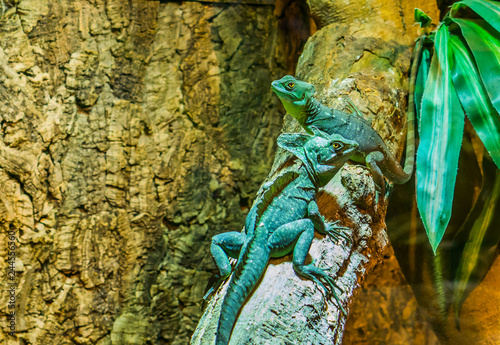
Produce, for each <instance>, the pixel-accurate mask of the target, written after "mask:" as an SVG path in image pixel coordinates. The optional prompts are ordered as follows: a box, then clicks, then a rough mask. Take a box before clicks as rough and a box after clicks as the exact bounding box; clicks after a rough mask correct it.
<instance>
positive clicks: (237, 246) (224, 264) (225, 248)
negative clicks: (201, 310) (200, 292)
mask: <svg viewBox="0 0 500 345" xmlns="http://www.w3.org/2000/svg"><path fill="white" fill-rule="evenodd" d="M246 241H247V236H246V235H245V234H243V233H241V232H236V231H231V232H224V233H222V234H218V235H215V236H214V237H212V244H211V245H210V252H211V253H212V257H213V259H214V261H215V264H216V265H217V268H218V269H219V276H218V277H217V280H216V282H215V283H214V285H213V286H212V287H211V288H209V289H208V290H207V292H206V293H205V296H203V299H204V300H206V299H207V298H208V297H209V296H210V295H211V294H212V293H213V292H214V291H216V290H217V289H218V288H219V286H220V285H221V284H222V282H223V281H224V280H225V279H226V278H227V277H229V275H230V274H231V263H230V262H229V258H230V257H231V258H233V259H237V258H238V256H239V254H240V251H241V248H242V247H243V245H244V244H245V243H246Z"/></svg>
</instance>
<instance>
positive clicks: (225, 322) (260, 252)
mask: <svg viewBox="0 0 500 345" xmlns="http://www.w3.org/2000/svg"><path fill="white" fill-rule="evenodd" d="M266 239H267V236H266ZM266 239H263V241H259V239H258V237H254V238H252V239H251V240H250V242H249V243H248V247H247V248H246V250H245V253H244V254H243V256H242V257H241V259H240V261H239V262H238V264H237V265H236V268H235V272H234V274H233V276H232V277H231V280H230V281H229V287H228V289H227V293H226V296H225V297H224V301H223V302H222V307H221V316H220V319H219V325H218V327H217V335H216V340H215V344H216V345H227V344H228V343H229V338H230V336H231V331H232V329H233V326H234V323H235V322H236V317H237V315H238V312H239V310H240V309H241V306H242V305H243V302H244V301H245V299H246V298H247V297H248V295H249V294H250V292H251V291H252V289H253V288H254V287H255V285H256V284H257V282H258V281H259V279H260V277H261V276H262V274H263V273H264V270H265V268H266V266H267V262H268V261H269V257H270V250H269V248H268V247H267V243H266V242H267V240H266Z"/></svg>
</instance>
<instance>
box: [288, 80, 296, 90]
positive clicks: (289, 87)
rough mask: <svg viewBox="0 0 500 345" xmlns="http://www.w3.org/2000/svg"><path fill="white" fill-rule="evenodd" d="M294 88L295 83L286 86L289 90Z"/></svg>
mask: <svg viewBox="0 0 500 345" xmlns="http://www.w3.org/2000/svg"><path fill="white" fill-rule="evenodd" d="M294 86H295V83H294V82H289V83H288V84H286V88H287V89H289V90H291V89H293V88H294Z"/></svg>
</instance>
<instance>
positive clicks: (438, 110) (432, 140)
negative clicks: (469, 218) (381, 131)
mask: <svg viewBox="0 0 500 345" xmlns="http://www.w3.org/2000/svg"><path fill="white" fill-rule="evenodd" d="M448 39H449V32H448V28H447V27H446V26H445V25H441V27H440V28H439V29H438V32H437V34H436V41H435V54H434V56H433V58H432V62H431V69H430V72H429V77H428V80H427V83H426V86H425V91H424V95H423V100H422V114H421V120H420V123H421V124H420V129H421V130H420V145H419V147H418V152H417V170H416V176H417V206H418V210H419V212H420V216H421V218H422V222H423V224H424V227H425V230H426V232H427V236H428V238H429V242H430V244H431V247H432V250H433V251H434V253H436V249H437V247H438V245H439V243H440V242H441V239H442V238H443V235H444V232H445V230H446V226H447V225H448V222H449V221H450V217H451V208H452V202H451V200H453V192H454V187H455V180H456V176H457V165H458V156H459V154H460V145H461V143H462V136H463V128H464V112H463V110H462V108H461V106H460V101H459V99H458V97H457V94H456V92H455V88H454V87H453V83H452V80H451V72H450V71H451V68H450V52H449V50H448Z"/></svg>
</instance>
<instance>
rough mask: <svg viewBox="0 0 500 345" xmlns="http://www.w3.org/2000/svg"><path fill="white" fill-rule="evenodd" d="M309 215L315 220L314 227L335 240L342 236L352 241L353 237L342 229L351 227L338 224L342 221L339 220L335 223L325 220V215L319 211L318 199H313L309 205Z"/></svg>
mask: <svg viewBox="0 0 500 345" xmlns="http://www.w3.org/2000/svg"><path fill="white" fill-rule="evenodd" d="M307 216H308V218H309V219H310V220H311V221H312V222H313V224H314V228H315V229H316V231H318V232H319V233H320V234H323V235H328V236H330V237H331V238H332V239H333V240H334V241H338V240H339V238H340V237H342V238H343V239H345V240H346V241H347V242H349V243H351V238H350V237H349V236H348V235H346V234H344V232H343V231H342V230H349V228H347V227H345V226H341V225H337V224H338V223H339V222H340V221H339V220H337V221H335V222H333V223H327V222H325V219H324V218H323V216H322V215H321V214H320V213H319V208H318V204H317V203H316V201H314V200H313V201H311V202H310V203H309V205H308V206H307Z"/></svg>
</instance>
